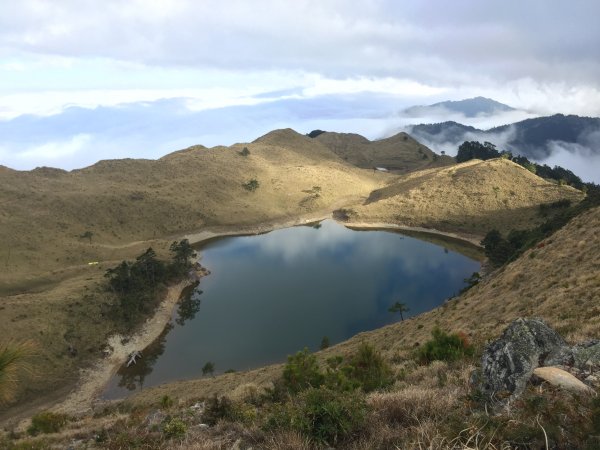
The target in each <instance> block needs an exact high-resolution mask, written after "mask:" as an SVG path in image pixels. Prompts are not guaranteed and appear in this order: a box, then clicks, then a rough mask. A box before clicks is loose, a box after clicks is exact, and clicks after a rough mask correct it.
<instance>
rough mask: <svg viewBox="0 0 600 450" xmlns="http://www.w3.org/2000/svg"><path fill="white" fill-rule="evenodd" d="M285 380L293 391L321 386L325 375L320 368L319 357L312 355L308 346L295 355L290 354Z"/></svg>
mask: <svg viewBox="0 0 600 450" xmlns="http://www.w3.org/2000/svg"><path fill="white" fill-rule="evenodd" d="M283 381H284V385H285V386H286V387H287V389H288V390H289V391H290V392H292V393H298V392H300V391H302V390H304V389H307V388H309V387H318V386H320V385H321V384H322V383H323V381H324V377H323V374H322V373H321V371H320V370H319V364H318V363H317V357H316V356H315V355H312V354H311V353H310V352H309V351H308V348H306V347H305V348H304V350H302V351H299V352H298V353H296V354H295V355H291V356H288V362H287V364H286V365H285V368H284V369H283Z"/></svg>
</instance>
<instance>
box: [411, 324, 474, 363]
mask: <svg viewBox="0 0 600 450" xmlns="http://www.w3.org/2000/svg"><path fill="white" fill-rule="evenodd" d="M431 334H432V336H433V339H432V340H430V341H427V342H426V343H425V344H423V346H422V347H421V348H419V349H418V350H417V359H418V360H419V362H420V363H422V364H429V363H430V362H432V361H436V360H440V361H456V360H458V359H461V358H464V357H465V356H472V355H473V352H474V349H473V347H472V346H471V345H470V344H469V343H468V341H467V339H466V336H463V335H459V334H447V333H445V332H443V331H442V330H440V329H439V328H434V329H433V331H432V332H431Z"/></svg>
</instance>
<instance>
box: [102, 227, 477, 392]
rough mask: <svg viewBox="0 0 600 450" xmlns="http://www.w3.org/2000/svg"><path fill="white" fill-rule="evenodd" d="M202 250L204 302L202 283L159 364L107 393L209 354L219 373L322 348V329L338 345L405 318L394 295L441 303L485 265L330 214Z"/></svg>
mask: <svg viewBox="0 0 600 450" xmlns="http://www.w3.org/2000/svg"><path fill="white" fill-rule="evenodd" d="M201 252H202V255H203V265H205V266H206V267H208V268H209V269H210V270H211V275H210V276H208V277H206V278H203V279H202V283H201V285H202V290H203V291H204V293H203V294H202V302H201V303H200V293H201V291H199V290H196V291H195V292H194V294H193V295H191V296H189V298H186V300H185V301H184V302H183V303H182V304H181V305H180V307H179V309H178V313H177V315H176V316H174V321H175V323H176V325H175V326H174V328H173V329H172V330H171V331H170V332H169V333H168V336H166V340H163V341H161V342H160V343H159V345H158V350H159V351H160V353H161V355H160V358H158V357H156V358H148V360H151V361H150V362H153V361H155V363H154V366H153V370H151V371H150V372H148V371H146V370H145V369H144V370H142V372H143V376H141V375H138V376H137V378H136V377H131V376H130V377H129V381H127V382H123V383H121V382H116V381H115V382H113V384H112V385H111V388H110V389H109V391H108V392H107V397H109V398H113V397H118V396H119V395H123V393H124V392H125V391H123V389H122V388H119V386H120V385H121V384H122V385H123V386H127V387H129V386H132V385H133V386H141V385H142V384H144V383H145V384H144V385H146V386H148V385H154V384H158V383H162V382H165V381H171V380H175V379H181V378H190V377H198V376H201V375H202V373H201V370H202V366H203V365H204V364H205V363H206V362H207V361H210V362H213V363H214V364H215V373H217V374H218V373H222V372H224V371H226V370H228V369H235V370H244V369H248V368H252V367H257V366H261V365H265V364H269V363H272V362H278V361H283V360H285V357H286V355H288V354H290V353H293V352H295V351H297V350H299V349H301V348H303V347H304V346H307V347H309V348H310V349H311V350H317V349H318V347H319V345H320V342H321V339H322V337H323V336H328V337H329V340H330V342H331V344H332V345H333V344H335V343H337V342H340V341H342V340H345V339H347V338H349V337H351V336H353V335H355V334H356V333H359V332H361V331H365V330H371V329H374V328H378V327H381V326H383V325H386V324H389V323H392V322H394V321H397V320H400V317H399V315H397V314H391V313H389V312H388V308H389V307H390V306H391V305H392V304H393V303H394V302H396V301H401V302H403V303H405V304H406V305H407V306H408V307H409V308H410V312H408V313H407V314H405V317H409V316H411V315H415V314H419V313H421V312H424V311H427V310H430V309H432V308H434V307H435V306H437V305H439V304H440V303H441V302H442V301H444V299H446V298H448V297H450V296H452V295H454V294H455V293H457V292H458V291H459V290H460V289H461V288H462V287H463V286H464V281H463V280H464V279H465V278H468V277H469V276H470V275H471V274H472V273H473V272H475V271H478V270H479V263H477V262H476V261H473V260H471V259H469V258H467V257H465V256H463V255H461V254H459V253H456V252H453V251H449V250H448V249H445V248H444V247H441V246H437V245H433V244H431V243H428V242H423V241H420V240H418V239H414V238H411V237H407V236H402V235H399V234H396V233H390V232H383V231H353V230H349V229H346V228H345V227H343V226H341V225H339V224H337V223H335V222H333V221H325V222H323V223H322V224H321V226H320V227H296V228H290V229H285V230H278V231H274V232H272V233H268V234H265V235H260V236H245V237H235V238H227V239H223V240H219V241H214V242H212V243H210V244H208V245H207V246H206V247H205V248H203V249H202V251H201ZM200 304H201V305H202V311H201V312H200ZM184 324H185V326H183V325H184ZM147 353H148V352H145V354H144V358H142V359H145V358H146V357H147ZM148 360H147V361H148ZM145 363H146V361H145ZM132 380H133V381H134V383H132ZM136 383H137V384H136Z"/></svg>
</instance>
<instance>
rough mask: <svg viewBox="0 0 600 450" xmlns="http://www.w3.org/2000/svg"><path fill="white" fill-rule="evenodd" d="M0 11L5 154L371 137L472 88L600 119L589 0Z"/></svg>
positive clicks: (66, 154)
mask: <svg viewBox="0 0 600 450" xmlns="http://www.w3.org/2000/svg"><path fill="white" fill-rule="evenodd" d="M0 11H1V14H0V164H3V165H7V166H9V167H13V168H18V169H30V168H33V167H36V166H41V165H50V166H57V167H63V168H67V169H71V168H76V167H82V166H84V165H88V164H92V163H93V162H95V161H97V160H98V159H104V158H116V157H147V158H156V157H159V156H161V155H163V154H165V153H168V152H170V151H173V150H176V149H178V148H181V147H185V146H188V145H192V144H204V145H208V146H212V145H217V144H225V145H229V144H232V143H234V142H238V141H251V140H253V139H255V138H256V137H258V136H259V135H261V134H264V133H265V132H267V131H269V130H271V129H274V128H280V127H293V128H295V129H297V131H299V132H303V133H306V132H308V131H310V130H311V129H313V128H322V129H327V130H331V131H355V132H358V133H361V134H363V135H365V136H367V137H369V138H379V137H382V136H385V135H387V134H390V133H392V132H394V131H397V130H398V129H399V128H400V127H401V126H402V125H404V124H405V122H403V121H406V120H407V119H406V118H402V117H400V115H399V112H400V111H401V110H402V109H403V108H405V107H408V106H411V105H415V104H430V103H435V102H438V101H443V100H458V99H462V98H468V97H473V96H479V95H482V96H486V97H491V98H494V99H495V100H498V101H500V102H503V103H506V104H509V105H511V106H513V107H515V108H518V109H520V114H521V115H520V116H519V117H516V116H515V117H510V119H513V118H516V119H517V120H518V119H520V118H523V117H528V116H532V115H545V114H553V113H556V112H562V113H573V114H579V115H590V116H600V26H598V18H599V17H600V2H598V1H595V0H589V1H583V0H570V1H553V0H530V1H523V0H520V1H512V0H502V1H485V2H482V1H475V0H473V1H460V0H453V1H447V0H437V1H434V0H431V1H422V0H419V1H418V0H414V1H411V0H403V1H396V0H389V1H386V0H372V1H368V0H362V1H358V0H357V1H353V0H315V1H312V0H294V1H281V0H280V1H274V0H273V1H269V0H246V1H242V0H228V1H213V0H201V1H200V0H171V1H167V0H164V1H160V0H129V1H128V0H102V1H96V0H52V1H46V0H18V1H17V0H0ZM416 119H417V118H415V120H416ZM423 119H425V118H423ZM503 121H504V122H506V121H509V117H499V118H496V122H503ZM463 122H467V123H468V121H467V120H464V121H463ZM488 122H489V118H488ZM488 122H486V123H485V125H498V124H500V123H488ZM470 124H473V125H481V123H470Z"/></svg>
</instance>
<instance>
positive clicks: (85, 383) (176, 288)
mask: <svg viewBox="0 0 600 450" xmlns="http://www.w3.org/2000/svg"><path fill="white" fill-rule="evenodd" d="M190 284H191V281H189V280H185V281H182V282H180V283H177V284H175V285H173V286H170V287H169V288H168V290H167V294H166V296H165V299H164V300H163V301H162V302H161V304H160V305H159V307H158V308H157V310H156V313H155V314H154V316H152V317H151V318H150V319H148V321H147V322H146V323H145V324H144V326H143V328H142V330H140V331H139V332H138V333H136V334H134V335H133V336H131V337H129V339H128V340H126V341H123V337H122V336H120V335H118V334H115V335H113V336H111V337H110V338H109V339H108V342H107V344H108V345H109V346H110V347H112V349H113V350H112V353H111V354H110V355H109V356H108V357H106V358H104V359H101V360H100V361H98V362H97V363H96V364H94V366H92V367H90V368H88V369H84V370H83V371H82V374H81V377H80V382H79V385H78V386H77V388H76V389H75V390H74V391H73V392H71V393H70V394H69V396H68V397H67V398H66V399H65V400H64V401H62V402H60V403H59V404H57V405H56V406H54V408H52V409H53V410H55V411H59V412H64V413H67V414H73V415H77V414H82V413H85V412H87V411H89V410H90V408H91V407H92V405H93V403H94V401H96V399H97V397H98V396H99V394H100V393H101V392H102V390H103V389H104V387H105V386H106V384H107V383H108V382H109V381H110V379H111V377H112V376H113V375H114V374H115V373H116V371H117V370H118V369H119V367H120V366H121V365H123V364H124V363H125V362H126V361H127V357H128V356H129V354H131V353H132V352H134V351H139V350H143V349H144V348H145V347H147V346H148V345H150V344H151V343H152V341H154V340H155V339H156V338H157V337H158V336H159V335H160V333H162V331H163V330H164V328H165V326H166V325H167V323H168V322H169V321H170V320H171V315H172V313H173V309H174V308H175V305H176V304H177V302H178V301H179V297H180V296H181V292H182V291H183V290H184V289H185V288H186V287H187V286H189V285H190Z"/></svg>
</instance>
